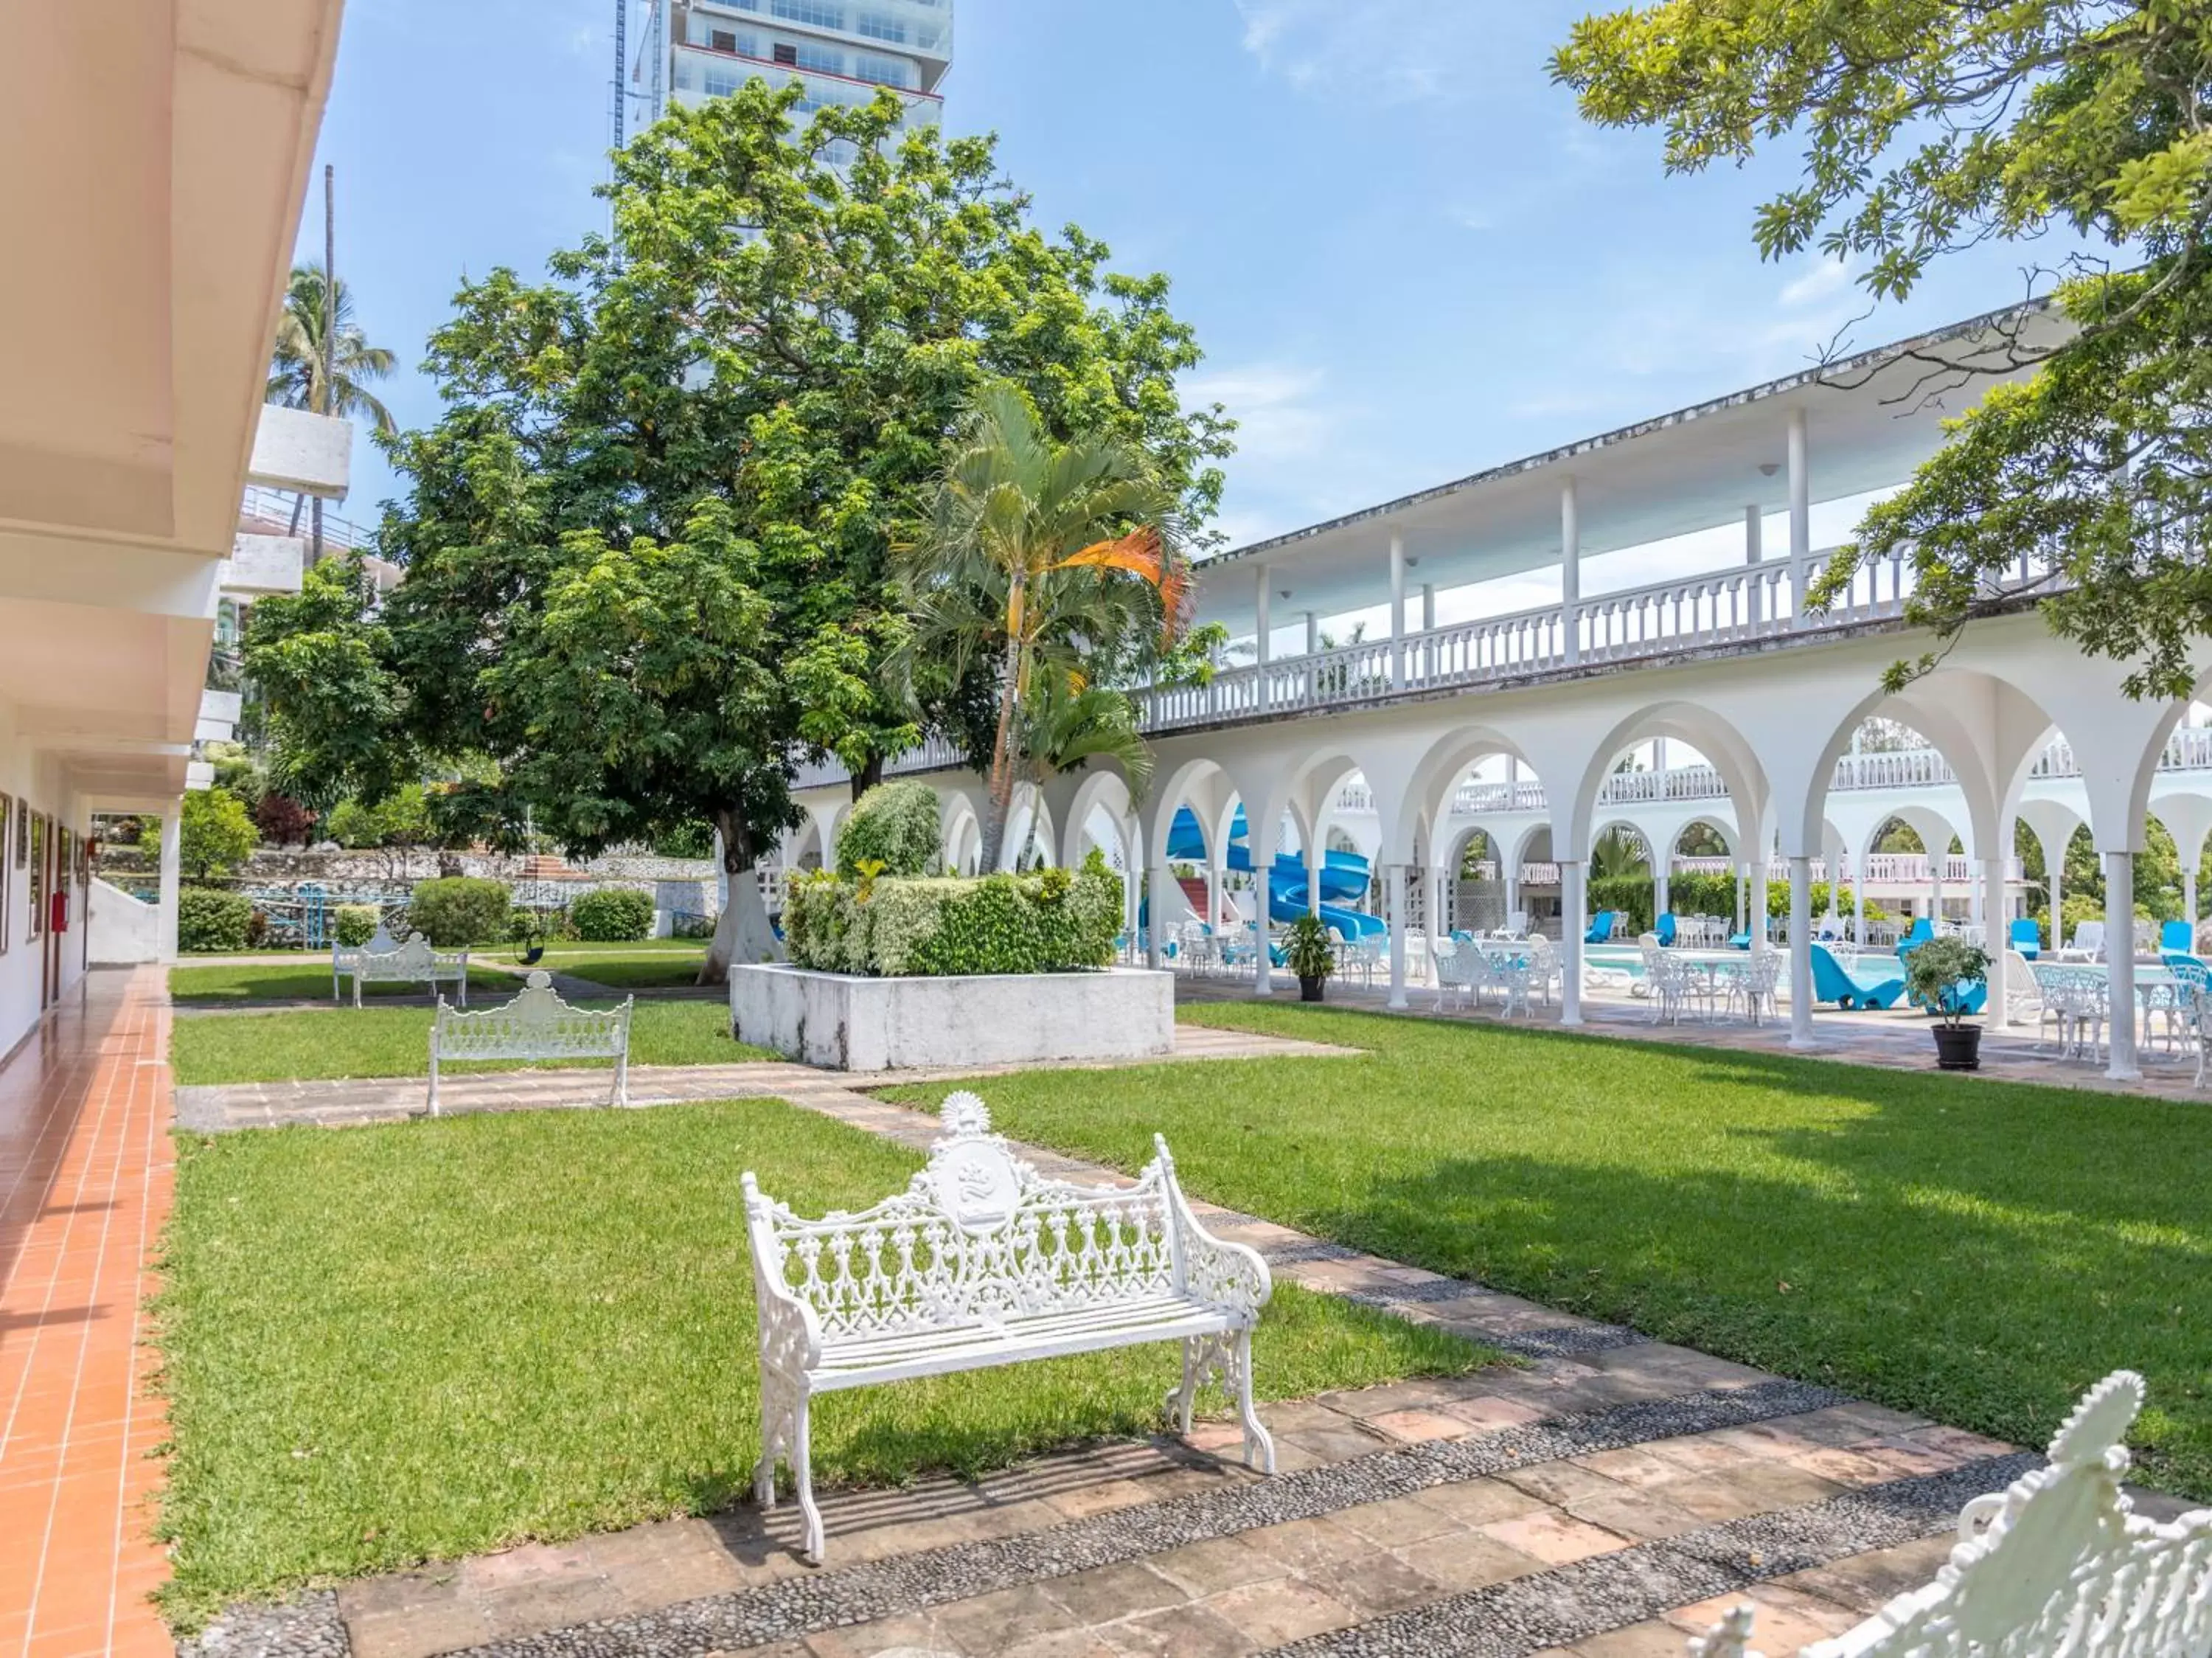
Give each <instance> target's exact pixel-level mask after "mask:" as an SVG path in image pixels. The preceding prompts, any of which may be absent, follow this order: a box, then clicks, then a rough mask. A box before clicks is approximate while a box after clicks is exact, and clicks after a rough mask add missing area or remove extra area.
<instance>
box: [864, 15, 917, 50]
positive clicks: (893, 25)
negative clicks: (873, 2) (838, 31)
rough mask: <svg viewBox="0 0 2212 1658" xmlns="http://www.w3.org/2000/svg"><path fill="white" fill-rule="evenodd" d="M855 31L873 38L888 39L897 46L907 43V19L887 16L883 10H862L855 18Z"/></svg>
mask: <svg viewBox="0 0 2212 1658" xmlns="http://www.w3.org/2000/svg"><path fill="white" fill-rule="evenodd" d="M853 32H854V34H865V35H866V36H867V37H868V39H870V40H888V41H890V43H891V44H892V45H893V46H904V45H905V44H906V21H905V20H904V19H903V18H899V17H886V16H884V15H883V14H882V13H881V12H877V11H864V12H861V13H860V15H858V16H856V17H855V18H854V20H853Z"/></svg>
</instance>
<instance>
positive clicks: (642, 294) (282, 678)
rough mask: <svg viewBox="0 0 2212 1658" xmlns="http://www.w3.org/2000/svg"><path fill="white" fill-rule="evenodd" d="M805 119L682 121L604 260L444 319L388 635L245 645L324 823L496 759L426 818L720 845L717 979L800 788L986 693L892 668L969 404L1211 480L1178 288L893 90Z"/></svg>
mask: <svg viewBox="0 0 2212 1658" xmlns="http://www.w3.org/2000/svg"><path fill="white" fill-rule="evenodd" d="M798 97H799V89H798V88H796V87H795V86H793V87H792V88H787V89H784V90H781V91H771V90H769V88H767V87H766V86H765V85H763V83H761V82H752V83H750V84H749V85H748V86H747V87H746V88H744V89H743V90H741V91H740V92H739V93H738V94H735V95H734V96H732V97H729V98H725V99H716V100H712V101H708V103H706V104H704V105H702V107H698V108H697V109H687V110H682V111H678V113H674V114H671V116H670V117H669V118H668V119H666V120H665V121H664V122H662V123H661V124H659V125H658V126H656V127H655V128H654V129H653V131H650V132H649V133H647V134H646V135H644V136H643V137H641V138H640V139H638V140H637V141H636V142H635V143H633V144H632V145H631V146H630V147H629V149H627V150H625V151H623V152H622V153H621V154H620V155H617V158H616V163H615V179H614V182H613V183H612V185H611V186H609V192H608V193H609V194H610V195H611V198H612V205H613V231H612V234H611V236H609V237H605V238H600V237H592V238H590V239H587V240H586V241H585V242H584V243H583V244H582V245H581V246H580V247H576V248H574V249H572V250H568V251H566V252H563V253H559V254H556V256H555V257H554V259H552V261H551V276H552V279H551V280H550V281H549V282H545V283H528V282H526V281H524V280H523V279H522V278H521V277H519V276H518V275H517V274H516V273H514V272H513V271H507V270H504V269H502V270H496V271H492V272H491V273H489V275H488V276H486V277H483V279H482V280H480V281H477V282H474V283H468V284H465V286H464V287H463V288H462V289H461V290H460V292H459V295H458V296H457V298H456V301H455V310H454V315H453V319H452V320H451V321H449V322H448V323H447V325H446V326H444V327H442V328H441V329H440V330H439V331H438V332H437V333H436V334H435V336H434V337H433V338H432V340H431V342H430V349H429V352H428V358H427V360H426V364H425V366H426V369H427V371H428V373H429V374H430V375H432V376H433V377H434V378H435V381H437V384H438V387H439V389H440V392H441V395H442V398H443V401H444V406H445V412H444V414H443V416H442V417H441V419H440V420H439V421H438V422H437V424H435V425H434V426H432V427H430V428H428V429H427V430H421V431H415V432H410V433H407V434H404V435H403V436H398V437H397V438H394V439H392V440H390V441H389V442H387V446H386V447H387V449H388V452H389V454H391V456H392V462H393V465H394V466H395V468H396V470H397V471H398V472H399V473H400V474H401V476H402V477H403V479H404V480H405V481H406V484H407V485H408V492H407V495H406V497H405V498H404V499H403V500H402V501H400V502H398V503H396V504H394V505H393V506H392V507H390V508H389V509H387V511H386V517H385V521H384V523H383V526H382V529H381V531H380V552H383V553H384V554H386V556H387V557H391V558H396V559H398V561H399V562H401V563H402V564H404V566H405V568H406V579H405V580H404V582H401V583H400V585H399V586H398V588H396V589H394V590H393V591H392V594H390V595H388V597H386V599H385V600H383V602H382V603H381V604H380V605H379V604H378V603H376V602H375V600H374V594H373V593H372V591H371V590H370V588H369V586H368V583H367V582H366V581H365V579H364V578H362V576H361V575H360V574H359V572H358V571H357V570H352V569H349V568H347V567H344V566H338V567H335V568H332V569H331V570H327V571H317V572H315V573H314V574H313V575H312V576H310V579H309V581H308V582H307V588H306V589H305V591H303V592H302V593H301V594H300V595H298V596H297V597H296V598H291V599H280V600H267V601H264V603H263V604H262V605H261V606H260V607H257V613H256V615H255V619H254V626H253V629H252V637H251V638H250V640H249V643H248V649H247V668H248V672H249V673H250V674H252V675H253V676H254V677H255V678H256V679H257V680H259V682H260V683H261V684H262V686H263V687H264V692H265V695H266V698H267V704H268V710H269V722H270V735H271V738H272V741H273V743H274V745H275V747H276V772H277V774H278V775H279V776H281V777H283V778H284V779H285V784H286V787H287V788H288V789H290V790H291V791H292V792H293V793H295V795H299V796H300V797H301V798H302V799H305V800H307V801H309V802H312V803H317V804H321V803H324V802H330V801H334V800H335V799H337V798H338V797H340V796H342V795H344V794H346V793H349V792H356V793H358V794H359V795H361V796H362V798H363V799H364V800H366V801H368V802H372V803H373V802H374V801H375V800H377V799H378V798H380V796H381V795H383V794H384V793H385V792H386V791H388V790H390V789H393V788H396V787H398V786H399V785H400V784H402V783H405V782H407V781H410V779H412V778H414V777H419V776H421V775H422V773H423V771H424V770H425V769H426V768H428V767H431V766H434V765H444V764H449V763H451V762H453V760H455V759H459V758H460V757H466V756H482V757H486V758H488V759H489V761H490V762H492V763H493V765H495V772H494V773H493V774H492V776H493V779H494V780H493V781H491V782H489V783H484V784H482V785H479V786H477V787H475V788H472V789H469V790H467V791H462V793H461V794H459V795H457V794H453V793H449V794H447V795H446V796H445V797H443V798H442V799H441V800H434V802H433V807H434V810H436V811H438V812H440V813H441V814H443V815H445V816H447V817H448V818H449V817H450V816H451V814H453V813H454V812H456V811H459V810H461V809H462V808H467V809H469V810H471V811H473V812H475V813H476V814H478V816H479V818H480V820H481V821H482V822H483V826H484V828H485V830H486V832H489V833H490V834H491V835H492V836H493V838H508V839H513V838H517V837H519V836H520V833H521V830H522V826H524V825H525V824H527V825H528V826H529V827H530V829H531V830H532V831H533V832H537V833H538V834H542V835H545V836H549V837H550V838H553V839H554V840H556V842H558V843H559V844H562V845H563V846H564V847H565V848H567V849H568V850H571V851H575V852H579V853H584V854H588V853H590V852H592V851H595V850H599V849H601V848H604V847H605V846H608V845H611V844H618V843H622V842H627V841H637V840H649V839H652V838H657V837H660V836H665V835H667V834H670V833H673V832H678V831H680V830H683V829H684V828H685V827H686V826H689V825H691V824H696V823H697V822H700V821H702V820H704V821H706V822H708V823H711V824H712V825H713V826H714V828H715V829H716V831H717V832H719V834H720V838H721V844H722V855H723V859H724V864H725V868H726V870H727V872H728V874H729V875H730V876H731V883H730V885H731V892H732V903H731V904H730V905H728V906H727V910H726V913H725V915H724V917H723V924H722V927H721V930H720V932H718V934H717V936H716V938H715V941H714V946H713V948H712V949H711V951H710V954H709V959H708V967H707V970H706V972H707V976H708V978H716V977H719V976H720V973H721V971H722V969H723V968H724V966H726V963H727V962H728V961H729V960H732V959H746V958H750V957H752V956H754V955H757V954H764V953H766V952H767V951H768V950H769V949H770V948H772V945H773V941H772V939H771V938H770V937H769V933H768V930H767V927H766V924H765V917H764V916H763V914H762V913H761V911H760V910H759V906H758V903H757V887H756V883H755V882H754V881H752V879H751V878H750V877H751V873H752V870H753V868H754V865H755V863H756V862H757V859H758V858H759V857H760V856H761V855H762V854H763V853H764V852H766V851H767V850H769V849H770V848H772V847H773V846H774V844H775V841H776V839H777V837H778V836H779V835H780V834H781V832H782V831H783V830H784V829H785V828H787V826H790V825H791V824H792V823H793V822H794V821H795V817H796V814H795V811H794V808H793V803H792V801H791V795H790V787H791V780H792V777H793V768H794V767H795V765H797V764H798V763H799V761H801V760H802V759H805V758H807V757H809V756H820V755H835V756H836V758H838V759H841V760H842V761H843V762H844V763H845V764H846V765H848V767H850V768H851V769H852V771H854V776H855V778H856V786H858V784H859V783H865V782H866V781H867V780H868V779H869V778H871V777H873V776H874V775H876V774H877V773H878V771H879V770H880V767H881V764H882V761H883V759H884V758H885V757H886V756H888V755H890V754H895V753H898V752H900V751H901V750H902V749H904V748H906V747H909V746H911V745H912V744H913V743H914V742H915V741H917V739H918V738H919V737H920V736H921V734H922V732H923V730H924V728H926V727H927V725H928V724H930V723H931V722H943V721H945V720H947V719H949V718H951V715H950V714H948V713H947V710H957V709H959V708H962V707H965V706H967V705H968V704H972V702H973V701H974V700H975V697H976V695H977V692H978V682H977V674H976V673H975V672H971V673H970V674H968V675H967V676H966V679H965V680H964V682H963V679H962V677H961V676H959V675H957V674H951V673H949V672H946V671H945V670H944V669H943V668H942V667H940V666H939V665H934V664H933V665H930V667H928V669H927V671H925V672H923V673H921V674H915V675H912V676H901V675H898V674H894V673H892V672H890V671H889V662H890V658H891V657H892V655H893V653H894V652H896V651H898V650H900V649H901V648H902V646H904V645H905V644H906V643H907V642H908V637H909V634H910V626H909V620H908V613H907V611H906V609H905V601H904V594H903V593H902V588H901V586H900V584H899V582H898V581H897V580H896V576H895V573H894V570H893V560H892V549H893V548H894V546H900V545H903V544H904V543H906V542H908V541H909V540H911V539H915V537H917V536H918V535H919V534H920V533H921V531H922V529H923V527H924V526H925V525H926V523H927V518H928V512H929V508H930V505H931V503H932V501H933V498H934V491H935V487H936V485H937V482H938V479H939V476H940V474H941V472H942V470H943V467H944V466H945V460H946V458H947V454H948V453H949V450H950V448H951V444H952V442H953V439H954V436H955V435H956V433H957V431H958V430H959V428H960V424H961V422H962V421H963V418H965V416H966V414H967V412H968V411H969V409H970V407H971V406H972V405H973V402H974V400H975V397H976V395H977V393H978V392H979V391H980V389H981V388H982V387H985V386H987V385H992V384H997V383H1010V384H1012V385H1014V386H1018V387H1020V388H1021V390H1022V391H1023V393H1024V394H1025V395H1026V397H1027V398H1028V399H1029V400H1030V404H1031V405H1033V406H1034V407H1035V409H1036V411H1037V413H1038V416H1039V418H1040V419H1041V421H1042V424H1043V426H1044V427H1045V429H1046V430H1048V431H1049V432H1051V433H1053V434H1054V436H1057V437H1060V438H1063V439H1065V438H1068V437H1072V436H1074V435H1076V434H1078V433H1083V434H1092V435H1098V436H1103V437H1104V438H1106V439H1109V440H1110V441H1113V442H1119V443H1122V444H1126V445H1128V446H1131V447H1132V448H1134V449H1135V450H1136V451H1138V452H1139V453H1141V454H1143V455H1144V456H1145V457H1146V464H1147V466H1149V467H1150V469H1151V471H1152V475H1153V477H1154V478H1155V479H1158V480H1159V482H1160V483H1161V485H1162V487H1164V489H1166V490H1167V491H1169V492H1170V494H1171V496H1172V497H1174V499H1175V501H1176V505H1177V509H1178V511H1179V512H1180V513H1181V514H1182V515H1183V516H1184V517H1185V518H1186V519H1188V520H1192V521H1203V519H1204V518H1205V516H1206V514H1207V513H1208V512H1210V511H1211V509H1212V505H1213V503H1214V501H1215V499H1216V498H1217V497H1218V491H1219V488H1220V482H1221V480H1220V477H1219V474H1218V472H1216V471H1215V470H1214V469H1213V468H1212V465H1211V462H1212V459H1213V458H1214V457H1216V456H1218V455H1219V454H1224V453H1225V452H1226V449H1227V431H1228V424H1227V423H1226V421H1225V420H1224V419H1223V418H1222V416H1221V414H1220V411H1218V409H1216V410H1207V411H1195V412H1191V411H1185V410H1184V409H1183V407H1182V402H1181V400H1180V399H1179V398H1178V396H1177V395H1176V386H1175V379H1176V375H1177V374H1178V373H1180V372H1182V370H1183V369H1187V368H1188V367H1189V366H1191V365H1192V364H1193V363H1195V362H1196V361H1197V358H1198V353H1197V350H1196V347H1195V344H1194V342H1193V340H1192V338H1191V335H1190V332H1189V330H1188V328H1186V327H1185V326H1183V325H1182V324H1181V323H1180V322H1178V321H1177V320H1176V319H1175V318H1174V317H1173V316H1172V315H1171V314H1170V313H1169V311H1168V309H1167V284H1166V282H1165V280H1164V278H1162V277H1126V276H1122V275H1120V274H1116V273H1111V272H1109V271H1108V270H1107V269H1106V259H1107V253H1106V250H1105V248H1103V247H1101V246H1100V245H1099V244H1098V243H1097V242H1095V241H1091V240H1090V239H1089V238H1087V237H1085V236H1084V235H1082V234H1081V232H1079V231H1078V230H1075V229H1073V228H1070V229H1068V230H1066V232H1064V233H1063V234H1062V235H1060V237H1057V238H1054V237H1051V236H1048V235H1044V234H1042V233H1040V232H1039V231H1037V230H1036V229H1034V228H1033V227H1032V226H1031V225H1030V222H1029V220H1028V212H1027V203H1026V200H1025V198H1023V197H1022V196H1020V195H1019V194H1018V192H1014V191H1012V189H1011V188H1009V187H1008V186H1006V185H1005V184H1004V183H1003V182H1002V181H1001V180H1000V179H999V176H998V173H997V168H996V165H995V162H994V159H993V153H992V146H991V143H989V141H987V140H982V139H946V138H944V137H940V136H939V135H938V134H937V133H936V132H935V131H933V130H931V131H919V132H913V133H906V132H902V130H901V127H900V110H899V105H898V102H897V101H896V98H894V97H890V96H889V95H886V96H884V97H882V98H879V99H878V100H877V101H876V102H874V103H873V104H872V105H869V106H867V107H860V108H845V107H830V108H824V109H823V110H821V111H819V112H818V113H816V115H815V116H814V117H813V119H811V121H810V122H809V123H807V124H806V125H805V127H804V128H803V129H800V128H797V127H795V126H794V124H793V113H792V112H793V104H794V103H795V102H796V101H797V100H798ZM909 687H911V691H912V692H913V694H909ZM464 795H465V798H464Z"/></svg>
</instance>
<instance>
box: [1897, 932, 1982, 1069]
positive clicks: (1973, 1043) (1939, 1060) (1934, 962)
mask: <svg viewBox="0 0 2212 1658" xmlns="http://www.w3.org/2000/svg"><path fill="white" fill-rule="evenodd" d="M1989 976H1990V953H1989V952H1988V951H1987V950H1984V948H1982V947H1981V946H1980V945H1978V944H1969V943H1967V942H1966V940H1965V939H1963V938H1954V937H1948V936H1947V937H1942V938H1931V939H1929V941H1928V942H1926V943H1924V944H1920V945H1916V946H1915V947H1914V948H1913V949H1912V951H1911V954H1908V955H1907V956H1906V957H1905V988H1906V989H1907V990H1908V991H1911V994H1912V999H1913V1001H1915V1002H1916V1003H1919V1005H1920V1006H1922V1007H1923V1008H1925V1009H1928V1011H1929V1013H1931V1014H1933V1015H1936V1066H1937V1068H1938V1069H1940V1070H1980V1069H1981V1064H1982V1058H1981V1054H1982V1027H1980V1026H1979V1025H1970V1024H1968V1023H1967V1022H1966V1004H1967V1003H1968V1001H1969V1000H1971V999H1972V991H1973V988H1974V986H1975V985H1977V984H1981V985H1986V984H1988V983H1989Z"/></svg>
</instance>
